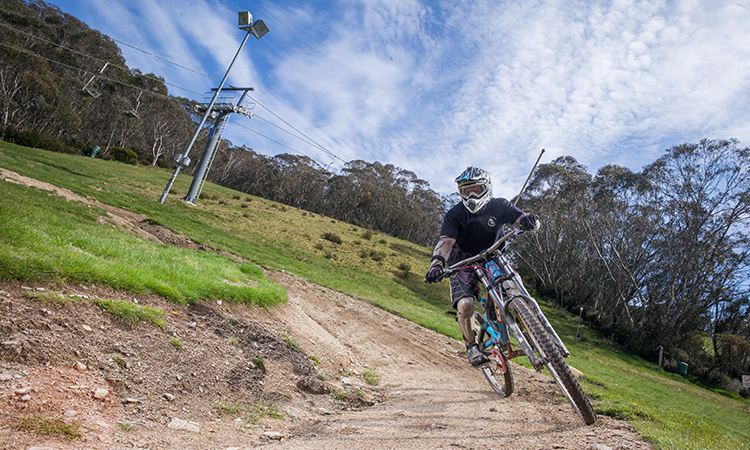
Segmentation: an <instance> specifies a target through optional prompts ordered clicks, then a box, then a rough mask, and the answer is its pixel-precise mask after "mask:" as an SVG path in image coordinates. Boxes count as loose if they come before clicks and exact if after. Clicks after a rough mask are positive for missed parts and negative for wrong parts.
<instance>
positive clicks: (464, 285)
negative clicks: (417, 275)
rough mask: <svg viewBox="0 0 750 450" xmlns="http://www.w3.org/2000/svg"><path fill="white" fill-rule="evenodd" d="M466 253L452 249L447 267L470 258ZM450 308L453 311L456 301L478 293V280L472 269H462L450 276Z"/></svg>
mask: <svg viewBox="0 0 750 450" xmlns="http://www.w3.org/2000/svg"><path fill="white" fill-rule="evenodd" d="M470 256H471V255H469V254H468V253H464V252H462V251H461V250H460V249H458V246H454V247H453V251H451V254H450V256H449V257H448V265H451V264H455V263H457V262H458V261H461V260H463V259H466V258H468V257H470ZM450 282H451V306H452V307H453V308H454V309H455V308H456V305H457V304H458V301H459V300H461V299H462V298H464V297H476V295H477V294H478V293H479V292H478V291H479V279H478V278H477V274H476V273H475V272H474V269H470V268H467V269H464V270H462V271H460V272H458V273H457V274H455V275H451V278H450Z"/></svg>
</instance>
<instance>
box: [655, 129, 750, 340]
mask: <svg viewBox="0 0 750 450" xmlns="http://www.w3.org/2000/svg"><path fill="white" fill-rule="evenodd" d="M749 172H750V149H748V148H739V147H738V142H737V141H736V140H729V141H726V140H703V141H701V142H700V143H698V144H683V145H679V146H676V147H673V148H671V149H669V150H668V151H667V153H666V154H665V155H664V156H662V157H661V158H659V159H658V160H657V161H656V162H654V163H653V164H651V165H649V166H648V167H646V168H645V170H644V175H645V176H646V177H647V178H648V181H649V183H650V184H651V186H652V189H651V190H650V198H649V202H650V203H651V204H652V205H653V208H654V209H656V210H658V211H659V214H660V221H659V223H658V230H657V237H656V238H655V240H654V243H653V245H654V252H653V257H652V260H651V263H652V265H651V275H650V280H649V287H648V289H647V291H646V294H647V295H645V296H644V304H643V305H642V307H643V309H644V311H645V313H646V314H647V316H648V319H649V320H648V321H647V322H644V326H643V333H644V334H643V337H642V340H643V344H644V345H648V346H650V348H651V349H652V350H655V349H656V348H658V347H659V346H661V345H664V344H666V343H668V342H675V341H679V340H680V339H681V338H683V337H684V336H686V335H687V334H688V333H690V332H691V331H693V330H696V329H703V330H712V329H713V330H714V331H718V327H719V326H720V325H721V324H722V323H725V322H726V318H727V315H728V314H730V313H731V314H736V313H737V312H736V311H737V310H738V308H737V305H738V304H741V303H742V304H744V305H745V306H744V310H743V308H739V311H744V312H742V314H744V315H746V314H747V295H748V283H747V275H748V269H749V268H750V265H749V263H750V258H748V257H749V256H750V235H749V233H750V228H749V227H748V225H750V173H749ZM712 335H713V339H714V345H717V342H716V335H717V333H715V332H714V333H712Z"/></svg>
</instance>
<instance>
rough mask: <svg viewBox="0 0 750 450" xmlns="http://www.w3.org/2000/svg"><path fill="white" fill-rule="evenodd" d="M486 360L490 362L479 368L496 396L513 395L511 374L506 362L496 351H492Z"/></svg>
mask: <svg viewBox="0 0 750 450" xmlns="http://www.w3.org/2000/svg"><path fill="white" fill-rule="evenodd" d="M488 359H489V360H490V361H489V362H488V363H487V364H485V365H483V366H482V367H481V369H482V373H483V374H484V377H485V378H486V379H487V382H488V383H490V386H491V387H492V390H494V391H495V393H496V394H497V395H499V396H500V397H507V396H509V395H510V394H512V393H513V373H512V372H511V370H510V367H509V366H508V360H507V359H506V358H505V357H504V356H503V355H502V354H501V353H500V352H499V351H498V350H497V349H494V350H493V351H492V355H490V357H489V358H488Z"/></svg>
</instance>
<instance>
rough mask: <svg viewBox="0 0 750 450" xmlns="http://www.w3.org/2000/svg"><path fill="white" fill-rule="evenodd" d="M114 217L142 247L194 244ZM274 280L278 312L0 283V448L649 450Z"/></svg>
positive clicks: (447, 341)
mask: <svg viewBox="0 0 750 450" xmlns="http://www.w3.org/2000/svg"><path fill="white" fill-rule="evenodd" d="M2 175H3V177H4V178H6V179H10V178H13V181H14V182H23V183H26V184H35V185H37V187H41V188H44V189H50V190H55V191H56V192H57V193H58V194H60V195H66V196H68V197H69V198H71V199H73V200H77V201H90V200H87V199H81V198H75V197H76V196H75V195H74V194H72V193H70V192H66V191H64V190H60V189H57V188H54V187H52V186H48V185H46V186H45V185H44V184H43V183H35V182H34V180H30V179H27V178H24V177H19V176H18V175H16V174H12V173H9V172H8V171H4V172H3V174H2ZM13 175H15V177H13ZM107 210H108V211H109V214H110V216H111V217H110V218H111V219H112V220H122V221H129V222H131V223H133V224H134V225H136V226H137V225H138V224H139V223H140V224H141V225H140V227H139V228H138V229H139V230H140V233H143V234H144V235H146V236H145V237H149V238H152V239H155V240H159V241H161V242H167V241H169V240H170V239H171V240H172V241H173V242H170V243H173V244H177V245H184V246H188V247H189V246H190V245H191V243H190V242H189V240H186V239H184V237H178V236H171V238H170V237H169V234H170V232H169V231H168V230H165V229H159V230H155V229H147V227H146V226H145V225H143V223H142V222H140V221H142V220H143V218H140V217H138V216H137V215H134V214H132V213H129V212H127V211H121V210H117V209H115V208H111V207H108V208H107ZM160 234H161V237H159V235H160ZM149 235H150V236H149ZM180 243H181V244H180ZM197 251H200V250H197ZM268 276H269V277H270V278H272V279H273V280H275V281H276V282H277V283H279V284H281V285H282V286H283V287H284V288H286V289H287V291H288V292H289V302H288V303H287V304H284V305H281V306H279V307H275V308H271V309H269V310H265V309H262V308H248V307H245V306H241V305H235V304H227V302H219V301H212V302H206V303H201V304H196V305H190V306H181V305H175V304H173V303H170V302H167V301H165V300H164V299H161V298H158V297H154V296H151V297H147V296H134V295H133V294H130V293H127V292H123V291H116V290H113V289H110V288H107V287H101V286H90V285H86V286H84V285H59V284H34V285H31V284H21V283H17V282H4V283H0V449H3V450H5V449H8V450H11V449H12V450H18V449H35V450H41V449H118V450H119V449H178V450H188V449H201V450H203V449H206V450H209V449H216V450H227V449H235V450H237V449H249V448H255V447H260V446H262V447H264V448H274V449H320V450H323V449H325V450H333V449H347V450H351V449H368V450H375V449H488V448H491V449H499V448H506V449H513V450H526V449H594V450H597V449H599V450H601V449H607V448H609V449H650V448H652V447H651V445H650V444H649V443H648V442H644V441H643V440H642V439H640V438H639V436H638V435H637V434H636V433H635V432H634V431H633V430H632V429H631V427H630V426H629V425H628V424H627V423H626V422H624V421H619V420H615V419H612V418H608V417H602V416H600V417H599V420H598V421H597V423H596V424H594V425H592V426H586V425H584V424H583V422H582V421H581V420H580V419H579V418H578V417H577V416H576V415H575V413H574V412H573V411H572V409H571V407H570V406H569V405H568V404H567V402H566V401H564V399H563V398H562V395H561V393H560V391H559V390H558V388H557V386H556V385H555V384H554V382H552V381H551V380H550V379H549V378H547V377H546V376H545V375H543V374H538V373H535V372H533V371H530V370H528V369H526V368H524V367H522V366H519V365H516V364H512V366H511V367H512V370H513V371H514V374H515V381H516V392H515V393H514V394H513V395H512V396H510V397H509V398H499V397H498V396H497V395H496V394H494V393H493V391H492V390H491V389H490V387H489V385H488V384H487V383H486V381H485V380H484V377H483V376H482V373H481V372H480V371H479V370H477V369H474V368H472V367H471V366H470V365H469V364H468V362H467V361H466V359H465V354H464V352H463V351H462V350H463V349H462V345H461V344H460V343H459V342H457V341H455V340H454V339H452V338H448V337H446V336H443V335H440V334H438V333H435V332H433V331H430V330H427V329H425V328H423V327H421V326H418V325H415V324H414V323H412V322H409V321H407V320H405V319H403V318H401V317H398V316H395V315H393V314H391V313H389V312H386V311H384V310H382V309H380V308H378V307H375V306H373V305H371V304H369V303H367V302H365V301H362V300H359V299H356V298H352V297H349V296H347V295H344V294H341V293H338V292H335V291H331V290H329V289H326V288H322V287H320V286H317V285H313V284H311V283H308V282H306V281H305V280H303V279H300V278H298V277H295V276H293V275H291V274H288V273H281V272H269V273H268ZM52 294H54V295H52ZM97 298H98V299H108V300H126V301H130V302H136V303H137V305H139V306H149V307H153V308H158V309H160V310H163V311H165V313H166V314H165V320H166V323H167V325H166V326H165V327H161V328H160V327H157V326H154V325H152V324H148V323H144V322H141V323H136V324H128V323H123V322H121V321H119V320H117V319H115V318H113V317H112V316H111V315H110V314H108V313H106V312H104V311H103V310H102V309H101V308H100V307H99V306H97V305H96V304H95V303H94V299H97ZM29 418H34V419H40V418H48V419H49V421H48V422H47V426H46V428H40V429H47V430H51V429H53V426H52V425H54V424H55V422H54V419H57V420H59V421H61V422H60V423H64V424H72V425H77V426H78V432H79V433H80V437H78V438H76V439H74V440H70V441H66V440H64V439H63V437H64V436H65V435H64V434H51V435H42V434H40V431H39V430H40V429H38V430H37V431H36V432H30V431H28V430H29V429H30V425H29V422H30V419H29ZM24 419H26V421H25V422H24ZM50 424H51V425H50Z"/></svg>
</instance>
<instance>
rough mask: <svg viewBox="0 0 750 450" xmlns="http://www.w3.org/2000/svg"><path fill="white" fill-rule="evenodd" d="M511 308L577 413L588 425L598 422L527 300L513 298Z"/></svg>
mask: <svg viewBox="0 0 750 450" xmlns="http://www.w3.org/2000/svg"><path fill="white" fill-rule="evenodd" d="M510 308H511V309H513V310H514V311H515V312H516V314H517V315H518V317H519V319H520V321H521V322H522V324H523V326H524V328H525V329H526V331H527V332H528V333H529V334H530V336H531V338H532V340H533V343H535V344H536V345H535V346H536V347H537V351H538V352H539V353H540V355H539V356H540V357H541V358H542V360H543V361H545V366H547V370H549V371H550V374H551V375H552V378H554V379H555V381H556V382H557V384H558V385H559V386H560V388H561V389H562V391H563V393H564V394H565V397H566V398H567V399H568V401H569V402H570V404H571V406H573V409H574V410H575V411H576V413H577V414H578V415H579V416H580V417H581V419H582V420H583V421H584V422H585V423H586V425H591V424H593V423H594V422H596V412H595V411H594V408H593V407H592V406H591V402H589V399H588V397H587V396H586V394H585V393H584V392H583V389H582V388H581V385H580V384H578V380H576V378H575V377H574V376H573V373H572V372H571V371H570V367H568V364H567V363H566V362H565V360H564V359H563V357H562V355H561V354H560V351H559V350H558V348H557V346H556V345H555V344H554V343H553V342H552V339H551V338H550V336H549V333H548V331H547V329H546V328H544V327H543V326H542V324H541V322H539V319H538V318H537V316H536V314H534V313H533V312H532V310H531V308H530V307H529V305H528V304H527V303H526V300H524V299H523V297H522V296H518V297H516V298H514V299H513V300H511V303H510Z"/></svg>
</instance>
